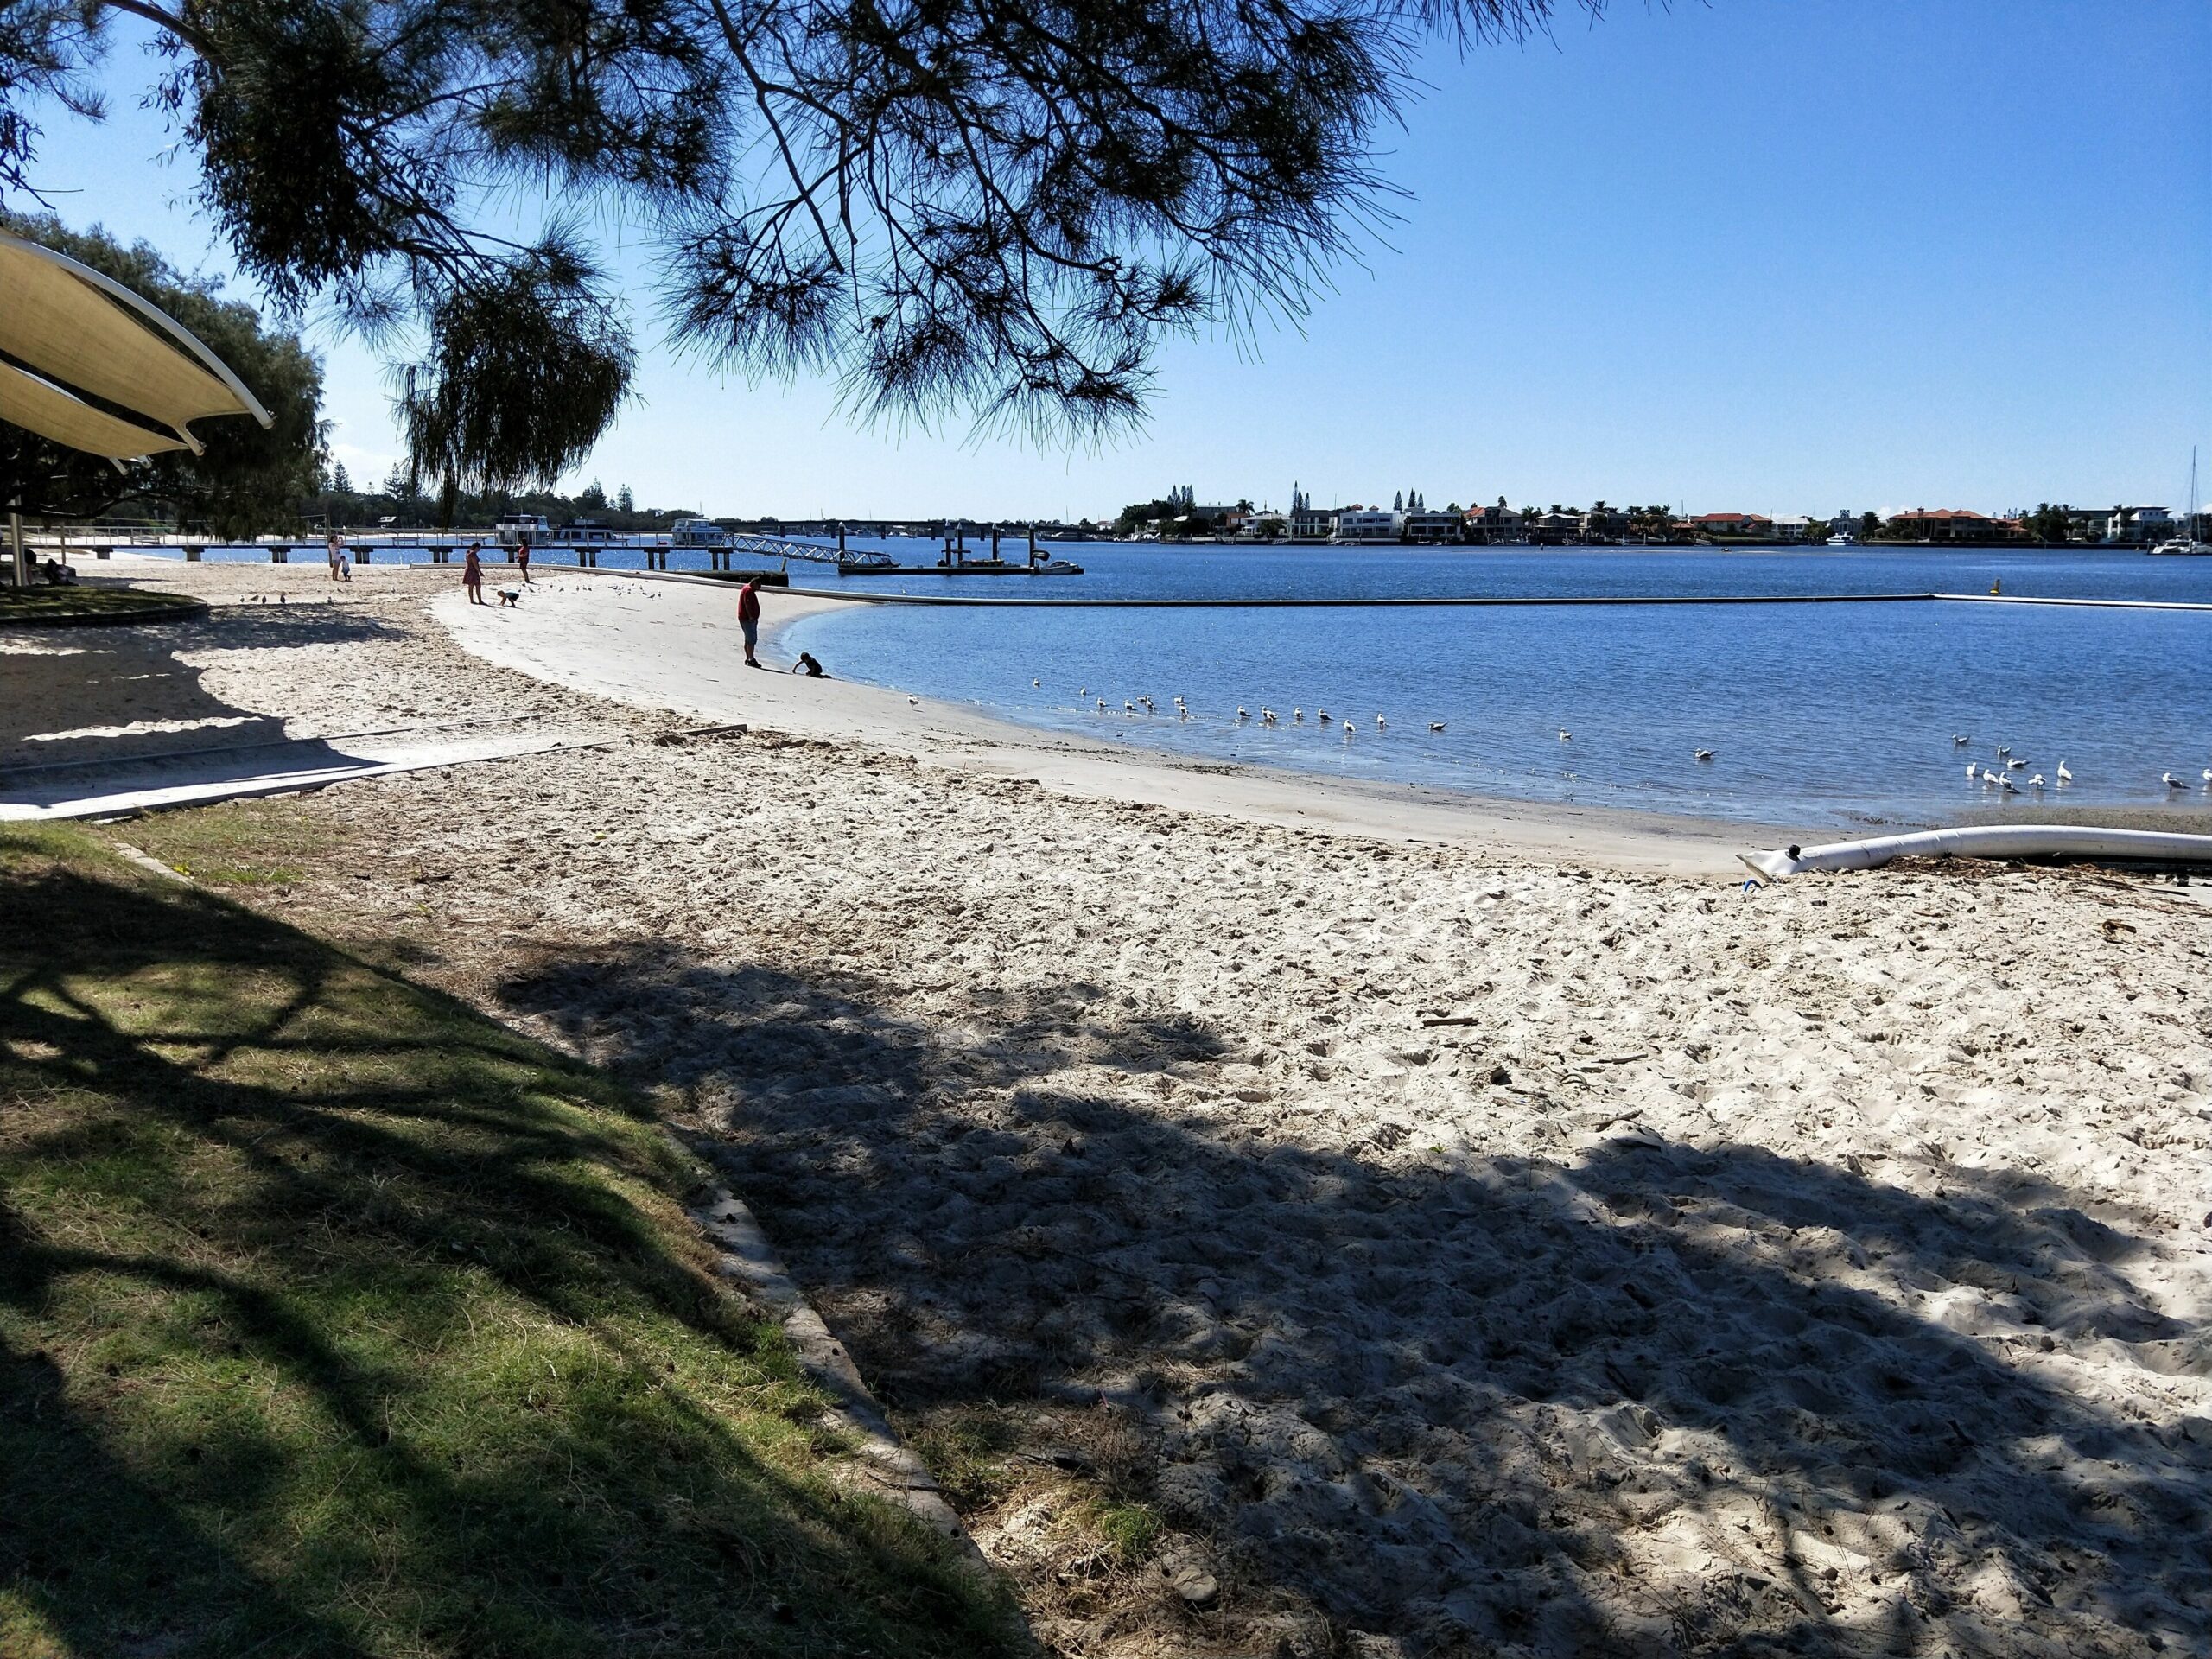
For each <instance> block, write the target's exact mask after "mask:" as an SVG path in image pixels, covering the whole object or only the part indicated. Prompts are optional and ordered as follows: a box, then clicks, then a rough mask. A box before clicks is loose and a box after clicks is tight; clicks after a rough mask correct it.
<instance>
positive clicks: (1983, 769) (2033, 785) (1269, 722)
mask: <svg viewBox="0 0 2212 1659" xmlns="http://www.w3.org/2000/svg"><path fill="white" fill-rule="evenodd" d="M1029 683H1030V684H1031V685H1032V686H1035V687H1040V688H1041V687H1042V686H1043V684H1044V681H1042V680H1040V679H1033V680H1032V681H1030V682H1029ZM1076 695H1077V696H1080V697H1090V687H1089V686H1087V685H1086V686H1084V688H1083V689H1082V690H1080V691H1078V692H1077V694H1076ZM1092 702H1093V704H1094V706H1095V708H1096V712H1098V713H1099V714H1102V715H1103V714H1106V713H1108V712H1109V709H1108V705H1107V702H1106V699H1105V698H1103V697H1097V698H1093V699H1092ZM1169 707H1170V708H1171V709H1172V710H1173V715H1174V717H1175V718H1176V719H1178V720H1188V719H1190V718H1191V709H1190V705H1189V704H1188V703H1186V702H1184V701H1183V699H1182V698H1181V697H1180V696H1176V697H1173V698H1171V699H1170V700H1169ZM1122 713H1123V714H1124V715H1155V716H1156V715H1159V713H1160V708H1159V705H1158V704H1156V703H1154V702H1153V700H1152V699H1151V698H1150V697H1145V696H1139V697H1131V698H1128V699H1125V700H1124V701H1123V702H1122ZM1252 717H1253V716H1252V711H1251V710H1250V709H1247V708H1246V707H1245V706H1244V705H1243V703H1241V702H1240V703H1239V704H1237V705H1236V723H1237V724H1238V725H1240V726H1241V725H1243V724H1245V723H1246V722H1248V721H1250V720H1251V719H1252ZM1313 718H1314V721H1315V723H1316V724H1318V725H1321V726H1331V725H1334V726H1337V727H1338V728H1341V729H1342V730H1343V732H1344V736H1345V737H1347V738H1349V737H1351V735H1352V734H1353V733H1355V732H1356V731H1357V730H1358V729H1359V727H1360V721H1359V720H1358V719H1357V717H1356V716H1354V715H1332V714H1331V713H1330V712H1329V711H1328V710H1327V709H1315V710H1314V713H1313ZM1290 720H1291V724H1293V725H1294V726H1302V725H1304V724H1305V723H1306V710H1305V709H1303V708H1294V709H1292V710H1291V711H1290ZM1259 721H1260V724H1261V725H1262V726H1280V725H1281V723H1282V716H1281V715H1280V714H1278V713H1277V712H1276V711H1275V710H1274V709H1270V708H1268V707H1266V706H1265V705H1264V704H1263V705H1262V707H1261V709H1260V714H1259ZM1389 726H1390V722H1389V721H1388V720H1387V719H1385V718H1384V717H1383V715H1376V716H1375V729H1376V731H1378V732H1381V731H1387V730H1389ZM1428 729H1429V730H1430V731H1432V732H1440V731H1442V730H1443V729H1444V722H1443V721H1440V720H1432V721H1429V722H1428ZM1559 741H1560V742H1562V743H1571V742H1573V741H1574V734H1573V732H1571V731H1568V730H1567V729H1566V728H1560V734H1559ZM1973 741H1974V739H1973V737H1972V736H1970V735H1968V734H1966V733H1963V732H1955V733H1953V734H1951V747H1953V748H1955V749H1963V748H1965V747H1967V745H1968V744H1969V743H1971V742H1973ZM1691 753H1692V756H1693V758H1694V759H1695V760H1701V761H1709V760H1712V759H1713V750H1711V749H1703V748H1700V749H1694V750H1692V751H1691ZM1996 758H1997V759H1998V760H2000V761H2002V762H2003V763H2004V769H2003V770H2002V771H1999V770H1996V769H1994V768H1993V767H1991V766H1986V765H1984V764H1983V763H1981V762H1980V761H1978V760H1968V761H1967V782H1968V783H1979V784H1980V785H1981V786H1982V787H1983V788H1985V789H1994V790H1998V791H2001V792H2002V793H2004V794H2006V795H2017V794H2018V793H2019V792H2020V785H2019V784H2018V782H2016V781H2014V774H2015V773H2017V772H2026V771H2027V770H2028V761H2027V759H2026V758H2025V757H2024V756H2023V755H2018V754H2015V753H2012V745H2011V744H2009V743H1999V745H1998V746H1997V756H1996ZM2053 771H2054V772H2055V773H2056V778H2057V787H2058V788H2060V789H2064V788H2065V787H2066V786H2067V785H2069V784H2071V783H2072V782H2073V781H2074V773H2073V771H2072V769H2071V768H2070V767H2069V766H2067V764H2066V762H2065V761H2064V760H2060V761H2059V763H2058V765H2057V766H2056V767H2054V768H2053ZM2202 775H2203V786H2204V788H2205V789H2207V790H2208V791H2212V766H2207V767H2205V768H2204V772H2203V774H2202ZM2158 781H2159V782H2160V783H2162V784H2164V785H2165V786H2166V788H2167V789H2168V790H2169V791H2172V790H2177V789H2186V788H2188V787H2189V780H2188V779H2185V778H2183V777H2181V776H2179V775H2178V774H2177V773H2175V772H2161V773H2160V774H2159V777H2158ZM2027 786H2028V787H2029V788H2030V789H2033V790H2044V789H2048V788H2050V787H2051V786H2052V785H2051V779H2049V778H2046V777H2044V774H2043V773H2041V772H2035V773H2033V774H2031V776H2030V777H2029V778H2028V779H2027Z"/></svg>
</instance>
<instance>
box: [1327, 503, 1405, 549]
mask: <svg viewBox="0 0 2212 1659" xmlns="http://www.w3.org/2000/svg"><path fill="white" fill-rule="evenodd" d="M1405 533H1406V515H1405V514H1404V513H1402V512H1398V511H1397V510H1396V509H1395V508H1390V507H1347V508H1346V509H1345V510H1344V512H1339V513H1338V515H1337V532H1336V537H1335V539H1336V540H1338V541H1339V542H1397V541H1402V540H1404V539H1405Z"/></svg>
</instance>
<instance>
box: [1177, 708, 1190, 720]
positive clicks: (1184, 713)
mask: <svg viewBox="0 0 2212 1659" xmlns="http://www.w3.org/2000/svg"><path fill="white" fill-rule="evenodd" d="M1175 712H1176V713H1177V714H1179V715H1182V716H1183V718H1184V719H1185V720H1188V719H1189V718H1190V717H1191V711H1190V710H1189V709H1177V710H1176V711H1175Z"/></svg>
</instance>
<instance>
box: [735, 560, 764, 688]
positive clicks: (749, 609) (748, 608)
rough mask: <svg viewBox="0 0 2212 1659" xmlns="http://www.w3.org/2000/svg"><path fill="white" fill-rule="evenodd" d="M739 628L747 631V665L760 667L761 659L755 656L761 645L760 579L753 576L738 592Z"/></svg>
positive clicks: (748, 666)
mask: <svg viewBox="0 0 2212 1659" xmlns="http://www.w3.org/2000/svg"><path fill="white" fill-rule="evenodd" d="M737 626H739V627H741V628H742V629H744V630H745V665H746V666H747V668H758V667H760V658H758V657H755V656H754V655H753V647H754V646H756V645H759V644H760V577H758V576H753V577H750V578H748V579H747V582H746V584H745V586H744V587H742V588H739V589H738V590H737Z"/></svg>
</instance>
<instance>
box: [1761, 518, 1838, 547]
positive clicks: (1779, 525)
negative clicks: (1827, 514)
mask: <svg viewBox="0 0 2212 1659" xmlns="http://www.w3.org/2000/svg"><path fill="white" fill-rule="evenodd" d="M1815 528H1817V529H1818V531H1819V532H1820V537H1821V540H1823V541H1825V540H1827V533H1828V527H1827V521H1826V520H1825V519H1816V518H1808V517H1807V516H1806V515H1805V514H1803V513H1798V512H1793V513H1786V514H1784V515H1783V517H1782V518H1777V519H1776V520H1775V521H1774V539H1775V540H1776V541H1777V542H1789V543H1796V542H1809V541H1811V540H1812V539H1813V535H1814V531H1815Z"/></svg>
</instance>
